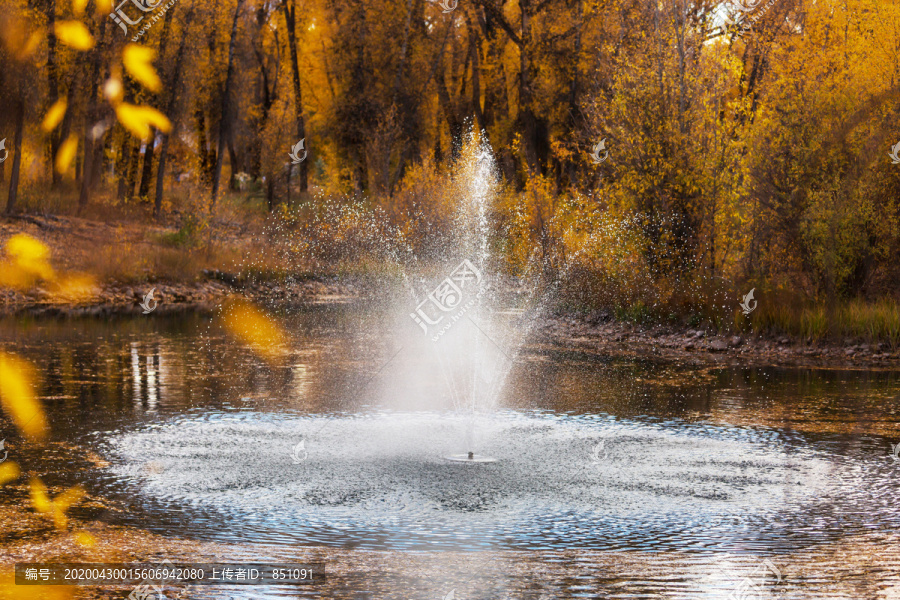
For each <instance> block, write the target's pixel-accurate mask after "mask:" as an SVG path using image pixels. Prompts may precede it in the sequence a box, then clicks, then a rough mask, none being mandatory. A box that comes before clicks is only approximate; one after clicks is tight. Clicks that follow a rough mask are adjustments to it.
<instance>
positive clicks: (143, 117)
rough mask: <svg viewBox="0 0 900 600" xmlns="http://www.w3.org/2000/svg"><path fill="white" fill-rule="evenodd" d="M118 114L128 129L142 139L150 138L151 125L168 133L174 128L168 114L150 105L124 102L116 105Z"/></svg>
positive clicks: (120, 120)
mask: <svg viewBox="0 0 900 600" xmlns="http://www.w3.org/2000/svg"><path fill="white" fill-rule="evenodd" d="M116 116H117V117H118V118H119V122H120V123H121V124H122V125H124V126H125V128H126V129H128V130H129V131H130V132H131V133H133V134H134V135H136V136H137V137H139V138H141V139H142V140H148V139H150V134H151V131H150V126H151V125H152V126H154V127H156V128H157V129H159V130H160V131H165V132H167V133H168V132H169V131H171V130H172V124H171V123H170V122H169V119H167V118H166V115H164V114H162V113H161V112H159V111H158V110H156V109H155V108H150V107H149V106H135V105H134V104H128V103H127V102H123V103H122V104H120V105H118V106H117V107H116Z"/></svg>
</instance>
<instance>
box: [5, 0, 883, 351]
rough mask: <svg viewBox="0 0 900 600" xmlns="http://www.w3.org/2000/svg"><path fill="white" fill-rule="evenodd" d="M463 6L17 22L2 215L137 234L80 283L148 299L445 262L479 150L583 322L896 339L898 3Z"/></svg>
mask: <svg viewBox="0 0 900 600" xmlns="http://www.w3.org/2000/svg"><path fill="white" fill-rule="evenodd" d="M442 1H443V3H442V4H438V3H434V2H428V1H426V0H385V1H380V2H363V1H362V0H304V1H303V2H299V1H298V0H271V1H270V0H265V1H260V0H223V1H219V2H212V1H210V0H172V1H169V2H163V1H162V0H157V2H155V3H154V2H153V1H152V0H126V1H124V2H122V3H120V4H117V5H115V6H114V5H113V4H112V3H111V2H109V0H61V1H56V0H0V36H2V40H0V41H2V49H0V52H2V55H0V65H2V66H0V138H2V139H4V140H5V148H4V149H2V150H0V154H2V153H4V152H7V153H8V154H7V155H6V157H7V160H3V162H2V163H0V182H2V186H0V187H2V189H3V192H2V193H5V194H6V198H5V209H6V219H7V221H6V222H7V223H10V224H12V227H13V228H14V227H15V225H16V224H23V223H27V222H29V220H30V221H32V222H36V219H37V217H41V218H43V219H45V220H43V221H40V222H42V223H49V221H46V219H47V218H49V217H50V216H55V217H56V221H54V222H56V223H64V222H67V221H65V219H69V221H68V222H71V219H75V218H78V219H89V220H90V219H93V220H99V221H104V222H107V223H112V224H115V225H116V226H117V227H119V228H120V229H123V230H129V228H132V229H130V231H133V230H134V228H139V230H140V231H141V236H142V241H144V242H146V243H147V245H146V247H145V248H144V249H143V250H142V251H141V253H140V256H139V257H138V256H135V253H130V252H123V251H122V249H121V248H116V247H115V245H114V242H115V240H114V239H112V238H110V239H94V240H93V241H92V243H93V244H95V245H97V246H98V248H97V249H96V251H94V252H86V253H84V254H86V255H88V256H89V257H90V260H88V259H87V258H86V259H85V261H87V262H88V263H90V261H93V263H91V264H86V265H85V264H82V265H80V266H81V267H82V268H84V269H85V270H87V271H90V272H92V273H94V274H96V275H97V276H98V277H100V278H104V279H116V280H126V281H147V280H154V279H159V278H163V279H165V278H176V279H177V278H182V279H185V278H188V279H189V278H196V277H199V274H200V272H201V271H202V270H203V269H208V268H212V267H215V268H223V269H224V268H227V265H229V264H230V265H232V268H233V265H234V264H235V262H236V261H237V262H239V261H241V260H243V259H244V257H246V254H247V253H248V252H255V253H256V254H257V255H258V256H259V255H265V256H271V264H265V265H260V263H259V261H256V262H255V263H254V265H255V267H254V268H256V269H257V270H260V271H267V272H268V273H269V275H271V276H273V277H276V276H283V275H285V273H286V271H287V270H290V269H295V268H296V266H297V261H296V260H292V261H289V262H290V264H289V265H288V264H287V263H285V262H283V261H284V253H283V252H273V253H267V252H265V249H266V247H267V246H268V245H270V244H275V243H281V242H283V241H284V239H281V241H277V240H275V238H274V237H273V236H272V235H271V233H272V232H273V231H277V232H279V233H280V234H284V233H285V232H289V235H288V238H287V243H289V244H290V248H291V249H293V250H297V248H302V251H303V252H304V253H305V254H304V257H305V260H306V261H307V262H305V263H304V264H306V265H307V268H308V269H309V270H310V271H311V272H312V271H315V272H322V271H331V272H344V271H346V270H348V269H349V270H353V269H356V270H361V269H362V270H371V269H373V268H377V266H375V265H377V263H378V262H379V260H381V259H380V257H379V255H378V252H377V251H376V250H375V249H374V246H373V244H371V243H369V242H370V241H371V240H372V239H373V237H374V238H378V239H380V240H384V239H386V238H388V237H390V238H391V239H392V240H393V242H394V243H396V244H402V245H404V246H405V247H408V248H411V249H412V251H413V252H414V253H416V255H417V256H420V257H423V258H428V259H433V260H436V261H441V260H443V261H444V262H448V261H449V262H452V258H453V257H448V256H447V255H446V248H447V245H446V240H447V238H448V236H451V234H452V228H453V226H454V225H453V218H452V217H453V207H454V204H455V203H456V202H458V198H456V197H455V196H454V189H455V188H454V185H453V180H454V178H456V177H460V176H462V174H463V173H465V169H463V168H461V166H460V165H462V164H463V163H465V161H466V160H467V158H466V157H467V156H470V155H471V154H472V152H474V150H473V147H471V146H472V144H470V147H468V148H467V147H466V144H465V140H466V139H467V136H469V138H471V137H472V132H475V133H474V136H475V137H476V138H478V137H479V136H481V135H483V136H484V139H485V140H486V141H487V142H488V143H489V144H490V147H491V148H492V151H493V155H494V158H495V161H496V167H497V168H496V171H497V173H496V175H497V177H498V182H499V184H498V185H499V190H500V194H499V199H498V201H497V202H496V203H495V204H494V205H493V207H492V214H491V215H490V222H491V223H492V224H493V227H494V228H495V230H496V232H497V233H498V235H497V238H496V239H497V240H498V241H497V248H498V250H499V251H500V254H501V255H502V256H503V257H504V259H505V260H506V262H507V265H508V269H509V272H510V273H512V274H521V273H522V272H524V271H525V270H527V269H532V268H533V266H534V265H535V264H537V265H539V266H540V271H541V272H542V274H543V275H544V276H545V277H546V278H547V279H548V281H549V280H553V281H559V282H560V286H561V287H560V300H561V304H564V305H566V306H568V307H570V308H572V309H575V310H588V311H589V310H597V309H608V310H610V311H614V313H615V315H616V316H618V317H619V318H622V319H631V320H635V321H647V320H654V319H655V320H682V321H686V322H690V323H692V324H700V323H702V322H706V323H708V324H710V325H712V326H714V327H717V328H719V329H742V328H744V329H746V328H756V329H757V330H765V329H772V330H778V331H785V332H790V333H795V334H797V335H802V336H805V337H810V338H821V337H828V336H832V337H835V336H836V337H840V336H846V335H852V336H856V337H864V338H868V339H879V340H888V341H889V342H890V343H892V344H893V345H894V346H897V345H898V344H900V303H898V299H900V261H898V260H897V259H898V257H900V201H898V192H900V156H898V151H900V130H898V128H897V127H896V123H897V116H898V113H900V94H898V87H900V60H898V56H900V3H897V2H883V1H875V0H844V1H841V2H838V1H837V0H818V1H812V0H768V2H761V1H758V0H740V1H738V2H728V3H723V2H719V1H712V0H700V1H693V2H689V1H687V0H654V1H648V0H459V1H458V2H457V0H442ZM301 140H302V141H303V144H302V146H299V145H298V142H300V141H301ZM600 142H602V145H600V146H598V144H600ZM291 154H293V155H294V156H298V157H304V159H303V160H302V162H300V163H299V164H293V162H294V161H292V158H291ZM598 159H602V161H598ZM3 200H4V199H3V198H2V197H0V201H3ZM229 228H230V229H229ZM228 230H231V231H238V232H239V235H237V237H238V238H239V239H241V240H242V241H241V243H242V244H244V245H243V246H239V245H238V244H237V243H236V242H235V241H234V236H232V237H230V238H229V237H228V236H226V235H224V234H223V232H224V231H228ZM8 231H12V229H10V230H8ZM367 240H368V241H367ZM376 241H377V240H376ZM73 243H74V242H73ZM295 258H296V257H295ZM279 261H281V262H279ZM449 262H448V264H449ZM751 288H753V289H755V290H756V298H757V299H760V298H761V297H763V296H764V297H765V302H760V310H758V311H756V312H755V313H753V314H752V315H751V318H746V315H743V314H741V311H740V310H739V307H738V302H739V301H740V299H741V296H743V295H744V294H746V292H747V291H749V290H750V289H751Z"/></svg>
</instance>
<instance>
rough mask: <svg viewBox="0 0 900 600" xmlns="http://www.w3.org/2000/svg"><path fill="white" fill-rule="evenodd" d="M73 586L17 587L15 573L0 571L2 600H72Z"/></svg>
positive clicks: (0, 595) (0, 598) (0, 597)
mask: <svg viewBox="0 0 900 600" xmlns="http://www.w3.org/2000/svg"><path fill="white" fill-rule="evenodd" d="M74 590H75V586H72V585H16V577H15V571H13V570H8V571H7V570H3V571H0V600H71V599H72V598H73V594H74Z"/></svg>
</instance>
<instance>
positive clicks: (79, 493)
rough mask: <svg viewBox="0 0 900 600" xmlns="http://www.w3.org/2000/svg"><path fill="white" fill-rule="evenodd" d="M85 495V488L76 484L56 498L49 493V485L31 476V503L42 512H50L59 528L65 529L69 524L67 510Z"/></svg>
mask: <svg viewBox="0 0 900 600" xmlns="http://www.w3.org/2000/svg"><path fill="white" fill-rule="evenodd" d="M83 497H84V489H82V488H81V486H75V487H73V488H69V489H68V490H66V491H64V492H62V493H61V494H60V495H58V496H57V497H56V499H55V500H50V496H48V495H47V486H45V485H44V483H43V482H42V481H41V480H40V479H38V478H37V477H32V478H31V504H32V505H33V506H34V510H36V511H37V512H39V513H41V514H50V515H51V516H52V517H53V523H54V525H56V527H57V528H58V529H65V528H66V525H67V524H68V519H67V518H66V510H67V509H68V508H69V507H71V506H72V505H73V504H75V503H76V502H78V501H79V500H81V499H82V498H83Z"/></svg>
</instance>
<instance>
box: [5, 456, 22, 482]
mask: <svg viewBox="0 0 900 600" xmlns="http://www.w3.org/2000/svg"><path fill="white" fill-rule="evenodd" d="M21 474H22V472H21V471H20V470H19V465H17V464H16V463H14V462H13V461H11V460H8V461H5V462H3V463H0V485H3V484H4V483H8V482H10V481H13V480H14V479H18V478H19V475H21Z"/></svg>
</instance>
